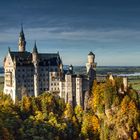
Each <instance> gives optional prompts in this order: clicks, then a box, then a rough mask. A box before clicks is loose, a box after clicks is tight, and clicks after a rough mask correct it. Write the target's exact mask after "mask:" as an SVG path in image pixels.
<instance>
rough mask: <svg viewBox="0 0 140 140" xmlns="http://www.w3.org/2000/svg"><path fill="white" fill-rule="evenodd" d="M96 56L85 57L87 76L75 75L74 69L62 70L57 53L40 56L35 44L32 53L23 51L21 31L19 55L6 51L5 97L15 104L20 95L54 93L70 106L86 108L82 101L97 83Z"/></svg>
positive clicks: (71, 67)
mask: <svg viewBox="0 0 140 140" xmlns="http://www.w3.org/2000/svg"><path fill="white" fill-rule="evenodd" d="M94 59H95V55H94V54H93V53H92V52H90V53H89V54H88V62H87V63H86V68H87V74H86V75H76V74H74V72H73V66H72V65H70V66H69V69H68V70H64V69H63V63H62V60H61V58H60V55H59V53H58V52H57V53H39V52H38V49H37V45H36V42H35V44H34V47H33V51H32V52H28V51H26V40H25V35H24V32H23V28H21V32H20V35H19V42H18V51H11V50H10V48H9V50H8V54H7V55H6V56H5V58H4V72H5V79H4V93H5V94H10V96H11V98H12V99H13V101H14V103H15V102H16V98H17V99H21V97H22V96H23V95H28V96H35V97H37V96H38V95H39V94H41V93H43V92H55V93H56V94H58V95H59V96H60V97H61V98H63V99H64V100H65V102H68V103H70V104H71V105H72V106H76V105H81V106H83V107H85V106H86V104H85V100H86V97H87V95H88V93H89V91H90V89H91V87H92V84H93V80H94V79H96V63H95V62H94Z"/></svg>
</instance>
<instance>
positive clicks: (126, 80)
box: [123, 77, 128, 92]
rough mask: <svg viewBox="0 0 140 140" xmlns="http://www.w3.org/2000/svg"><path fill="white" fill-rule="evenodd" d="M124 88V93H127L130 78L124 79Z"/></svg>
mask: <svg viewBox="0 0 140 140" xmlns="http://www.w3.org/2000/svg"><path fill="white" fill-rule="evenodd" d="M123 86H124V91H125V92H127V89H128V78H127V77H123Z"/></svg>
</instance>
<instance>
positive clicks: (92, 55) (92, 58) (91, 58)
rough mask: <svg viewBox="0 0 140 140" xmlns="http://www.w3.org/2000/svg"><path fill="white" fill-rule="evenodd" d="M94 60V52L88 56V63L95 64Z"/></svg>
mask: <svg viewBox="0 0 140 140" xmlns="http://www.w3.org/2000/svg"><path fill="white" fill-rule="evenodd" d="M94 59H95V54H93V52H90V53H89V54H88V63H90V64H93V63H94Z"/></svg>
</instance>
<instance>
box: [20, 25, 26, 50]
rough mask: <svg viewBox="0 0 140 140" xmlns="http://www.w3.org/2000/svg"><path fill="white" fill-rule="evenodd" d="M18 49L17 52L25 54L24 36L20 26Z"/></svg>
mask: <svg viewBox="0 0 140 140" xmlns="http://www.w3.org/2000/svg"><path fill="white" fill-rule="evenodd" d="M18 47H19V52H25V51H26V41H25V36H24V32H23V27H22V26H21V32H20V35H19V43H18Z"/></svg>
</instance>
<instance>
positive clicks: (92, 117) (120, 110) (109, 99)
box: [0, 78, 140, 140]
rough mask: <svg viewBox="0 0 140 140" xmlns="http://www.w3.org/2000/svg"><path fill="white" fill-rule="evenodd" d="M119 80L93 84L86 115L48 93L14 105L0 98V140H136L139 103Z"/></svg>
mask: <svg viewBox="0 0 140 140" xmlns="http://www.w3.org/2000/svg"><path fill="white" fill-rule="evenodd" d="M120 88H121V89H122V90H123V86H122V79H121V78H116V79H115V80H114V81H109V80H107V81H106V82H105V83H100V84H98V83H96V81H95V82H94V88H93V90H92V91H91V93H90V98H89V103H88V104H89V106H88V109H87V110H86V111H83V109H82V108H81V107H80V106H76V107H75V108H74V109H73V108H72V107H71V105H69V104H65V103H64V100H63V99H60V98H59V97H58V96H56V95H54V94H51V93H44V94H42V95H40V96H38V97H36V98H35V97H27V96H23V97H22V100H21V101H16V104H15V105H14V104H13V103H12V100H11V99H10V97H9V96H7V95H3V94H0V140H46V139H47V140H85V139H89V140H99V139H100V140H138V138H140V108H139V107H140V104H139V103H140V101H139V99H138V94H137V92H136V91H135V90H133V89H132V88H131V87H129V88H128V90H127V92H121V93H120V92H119V89H120Z"/></svg>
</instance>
